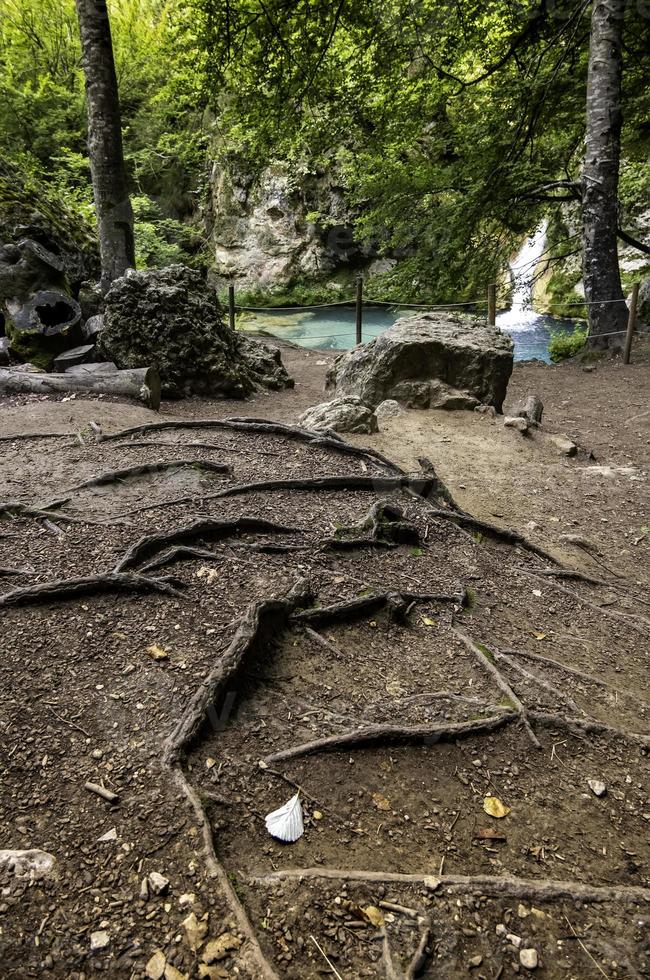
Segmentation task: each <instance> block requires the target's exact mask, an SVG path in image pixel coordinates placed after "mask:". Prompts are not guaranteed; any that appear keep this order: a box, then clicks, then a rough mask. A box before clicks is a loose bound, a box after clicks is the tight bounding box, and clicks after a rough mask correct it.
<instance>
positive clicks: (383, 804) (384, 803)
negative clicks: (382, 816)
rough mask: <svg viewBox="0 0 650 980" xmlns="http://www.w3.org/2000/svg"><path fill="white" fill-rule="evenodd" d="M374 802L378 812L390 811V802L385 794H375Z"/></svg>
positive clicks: (373, 796)
mask: <svg viewBox="0 0 650 980" xmlns="http://www.w3.org/2000/svg"><path fill="white" fill-rule="evenodd" d="M372 802H373V803H374V804H375V806H376V807H377V809H378V810H390V800H387V799H386V797H385V796H384V795H383V793H373V794H372Z"/></svg>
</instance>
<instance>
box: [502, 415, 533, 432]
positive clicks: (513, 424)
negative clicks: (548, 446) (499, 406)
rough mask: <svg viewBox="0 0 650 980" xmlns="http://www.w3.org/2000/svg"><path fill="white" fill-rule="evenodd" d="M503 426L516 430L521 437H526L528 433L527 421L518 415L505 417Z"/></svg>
mask: <svg viewBox="0 0 650 980" xmlns="http://www.w3.org/2000/svg"><path fill="white" fill-rule="evenodd" d="M503 424H504V426H505V427H506V428H507V429H516V430H517V432H521V434H522V435H526V433H527V432H528V422H527V420H526V419H523V418H521V416H519V415H506V417H505V418H504V420H503Z"/></svg>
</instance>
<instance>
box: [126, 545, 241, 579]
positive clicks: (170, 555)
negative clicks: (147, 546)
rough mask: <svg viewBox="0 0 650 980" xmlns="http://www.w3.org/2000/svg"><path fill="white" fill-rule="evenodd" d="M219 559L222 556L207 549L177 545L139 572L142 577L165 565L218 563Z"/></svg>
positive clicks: (143, 566) (148, 563)
mask: <svg viewBox="0 0 650 980" xmlns="http://www.w3.org/2000/svg"><path fill="white" fill-rule="evenodd" d="M221 558H223V555H219V554H217V552H216V551H210V549H209V548H192V547H190V545H186V544H179V545H176V547H174V548H168V549H167V550H166V551H163V553H162V554H161V555H158V556H157V558H153V559H152V560H151V561H150V562H147V564H146V565H142V566H141V568H140V572H141V574H142V575H144V574H145V573H146V572H153V571H155V570H156V569H157V568H163V567H164V566H165V565H173V564H174V562H177V561H218V560H219V559H221Z"/></svg>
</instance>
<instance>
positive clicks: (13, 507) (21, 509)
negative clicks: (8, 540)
mask: <svg viewBox="0 0 650 980" xmlns="http://www.w3.org/2000/svg"><path fill="white" fill-rule="evenodd" d="M68 499H69V498H67V497H66V500H68ZM60 503H61V502H60V501H54V503H50V504H46V505H45V506H44V507H42V508H39V507H31V506H30V505H29V504H22V503H20V501H18V500H7V501H4V502H3V503H0V517H1V516H2V515H3V514H9V516H10V517H33V518H35V519H36V520H50V519H51V518H52V517H54V516H56V519H57V521H62V522H63V523H64V524H93V525H100V524H101V523H102V522H101V521H93V520H92V519H90V518H88V517H73V516H72V515H70V514H61V513H59V512H57V514H56V515H54V514H52V508H53V507H54V506H55V505H57V506H60Z"/></svg>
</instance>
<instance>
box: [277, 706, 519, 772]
mask: <svg viewBox="0 0 650 980" xmlns="http://www.w3.org/2000/svg"><path fill="white" fill-rule="evenodd" d="M516 719H517V715H516V714H515V712H514V711H512V712H503V714H500V715H497V716H495V717H492V718H484V719H481V720H480V721H458V722H450V723H449V724H445V725H440V724H438V723H436V724H432V725H412V726H405V725H368V726H367V727H366V728H355V729H353V730H352V731H350V732H342V733H341V734H340V735H330V736H328V737H327V738H317V739H314V740H313V741H312V742H304V743H303V744H302V745H294V746H292V747H291V748H289V749H283V750H282V751H281V752H275V753H273V754H272V755H268V756H266V758H265V759H264V762H265V764H267V765H269V766H270V765H275V764H276V763H278V762H286V761H288V760H289V759H297V758H300V757H302V756H305V755H316V754H318V753H319V752H343V751H344V752H349V751H350V750H351V749H367V748H373V747H377V746H384V745H409V744H416V745H435V744H436V743H438V742H454V741H456V739H460V738H468V737H470V736H472V735H484V734H486V733H487V732H494V731H497V730H498V729H499V728H503V727H504V726H505V725H509V724H510V723H511V722H513V721H515V720H516Z"/></svg>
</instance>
